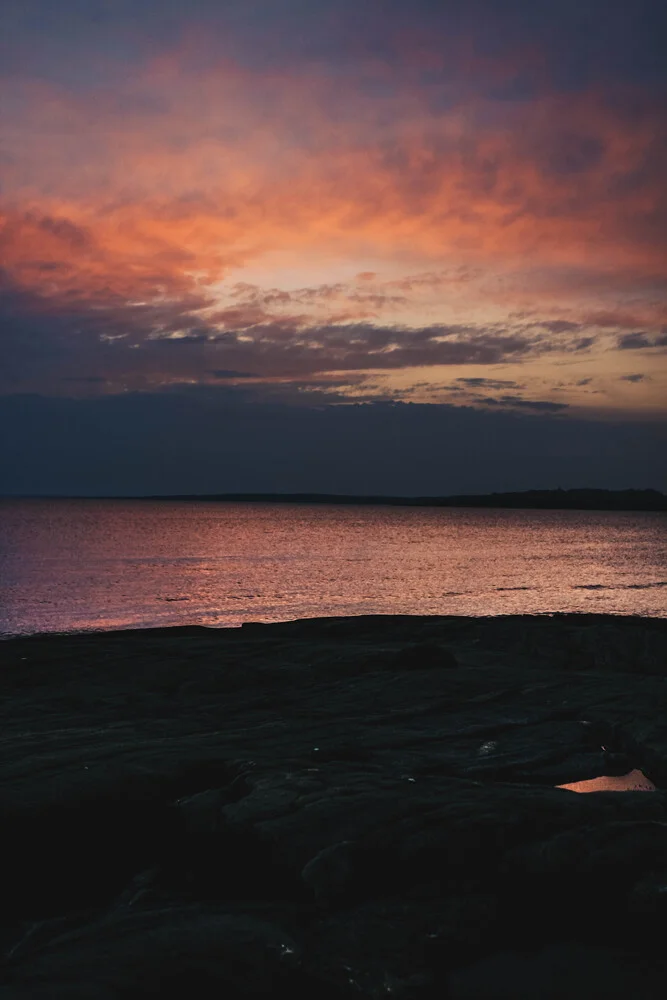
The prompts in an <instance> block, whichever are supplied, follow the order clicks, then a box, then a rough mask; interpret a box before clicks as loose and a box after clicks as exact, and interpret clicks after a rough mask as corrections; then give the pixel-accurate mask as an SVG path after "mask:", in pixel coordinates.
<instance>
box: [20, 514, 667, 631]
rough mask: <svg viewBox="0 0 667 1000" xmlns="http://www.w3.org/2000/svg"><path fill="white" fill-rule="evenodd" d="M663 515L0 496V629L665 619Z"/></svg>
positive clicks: (666, 587) (666, 580)
mask: <svg viewBox="0 0 667 1000" xmlns="http://www.w3.org/2000/svg"><path fill="white" fill-rule="evenodd" d="M666 526H667V519H666V518H665V516H664V515H662V514H634V513H620V514H619V513H609V512H580V511H509V510H473V509H440V510H439V509H426V508H410V507H353V506H305V505H282V504H275V505H274V504H231V503H200V502H171V501H161V502H152V501H120V500H118V501H103V500H80V501H70V500H56V501H53V500H49V501H46V500H26V501H18V500H16V501H14V500H12V501H10V500H5V501H2V502H0V587H1V593H0V631H2V632H4V633H26V632H27V633H30V632H40V631H63V630H72V629H74V630H79V629H89V628H120V627H124V626H147V625H172V624H187V623H200V624H206V625H237V624H240V623H241V622H244V621H249V620H252V621H281V620H285V619H293V618H303V617H313V616H320V615H359V614H377V613H380V614H457V615H498V614H512V613H544V612H554V611H580V612H615V613H623V614H642V615H652V616H667V531H666V530H665V528H666Z"/></svg>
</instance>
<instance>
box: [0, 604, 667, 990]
mask: <svg viewBox="0 0 667 1000" xmlns="http://www.w3.org/2000/svg"><path fill="white" fill-rule="evenodd" d="M0 656H1V658H2V662H3V666H2V670H1V671H0V685H1V686H2V693H3V697H2V710H3V728H2V743H3V753H2V756H1V760H0V775H1V782H2V792H1V799H2V813H3V819H2V829H3V844H4V850H3V854H2V858H3V867H4V871H3V879H2V910H3V912H2V928H1V932H0V933H1V939H2V952H3V956H4V957H3V963H2V970H1V975H0V996H1V997H2V998H3V1000H4V998H7V1000H28V998H30V1000H33V998H34V1000H46V998H48V1000H88V998H90V1000H116V998H132V1000H139V998H144V997H160V996H167V995H169V996H172V995H176V996H183V997H192V998H193V1000H208V998H214V997H215V998H216V1000H219V998H225V1000H235V998H250V997H263V996H274V995H275V996H286V997H290V998H302V997H303V998H304V1000H305V998H308V1000H319V998H323V1000H344V998H348V997H349V998H363V997H369V998H381V997H385V998H391V997H396V998H403V1000H412V998H414V1000H426V998H429V1000H430V998H433V1000H435V998H438V1000H440V998H443V1000H444V998H455V1000H500V998H503V1000H510V998H511V1000H524V998H525V1000H539V998H553V1000H561V998H568V1000H574V998H579V997H581V998H582V1000H583V998H586V1000H594V998H597V997H600V998H602V997H604V998H605V1000H608V998H616V997H618V998H621V997H622V998H624V1000H627V998H632V1000H648V998H651V1000H652V998H658V997H660V998H662V997H663V996H664V994H665V991H666V989H667V985H666V984H667V956H665V953H664V938H665V931H666V930H667V791H663V789H667V619H638V618H629V617H611V616H585V615H578V616H567V615H562V616H558V615H556V616H546V617H508V618H489V619H474V618H454V617H429V618H420V617H360V618H346V619H318V620H310V621H300V622H289V623H283V624H277V625H259V624H248V625H245V626H244V627H243V628H240V629H220V630H212V629H204V628H196V627H192V628H172V629H163V630H145V631H135V632H111V633H100V634H87V635H76V636H50V637H48V636H38V637H32V638H22V639H11V640H7V641H5V642H3V643H2V644H0ZM635 768H638V769H640V770H641V771H642V772H643V774H644V775H645V776H646V777H647V778H648V779H650V781H652V782H653V783H654V784H655V786H656V787H657V790H656V791H654V792H650V793H648V792H645V791H629V792H596V793H592V794H577V793H575V792H573V791H570V790H565V789H561V788H558V787H555V786H557V785H561V784H565V783H571V782H575V781H578V780H584V779H588V778H593V777H596V776H599V775H603V774H609V775H620V774H624V773H626V772H630V771H632V770H633V769H635Z"/></svg>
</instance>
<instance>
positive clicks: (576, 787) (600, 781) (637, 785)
mask: <svg viewBox="0 0 667 1000" xmlns="http://www.w3.org/2000/svg"><path fill="white" fill-rule="evenodd" d="M556 788H566V789H567V790H568V791H569V792H656V791H657V788H656V786H655V785H654V784H653V782H652V781H651V779H650V778H647V777H646V775H645V774H644V772H643V771H640V770H639V769H638V768H635V769H634V771H630V772H629V773H628V774H621V775H617V776H613V777H612V776H611V775H601V776H600V777H599V778H588V779H587V780H586V781H573V782H571V783H570V784H567V785H556Z"/></svg>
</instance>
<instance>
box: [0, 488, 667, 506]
mask: <svg viewBox="0 0 667 1000" xmlns="http://www.w3.org/2000/svg"><path fill="white" fill-rule="evenodd" d="M12 499H19V498H18V497H15V498H12ZM40 499H70V500H83V499H87V500H92V499H98V500H188V501H189V500H199V501H208V502H223V503H224V502H228V503H302V504H359V505H362V504H363V505H368V506H371V505H372V506H390V507H499V508H510V509H528V510H618V511H622V510H628V511H632V510H635V511H667V496H665V494H664V493H660V491H659V490H652V489H645V490H635V489H633V490H593V489H574V490H561V489H557V490H524V491H521V492H516V493H483V494H475V493H473V494H458V495H456V496H443V497H409V496H380V495H363V494H347V493H346V494H338V493H197V494H194V493H182V494H176V493H174V494H168V495H167V494H158V495H151V496H146V495H143V496H115V497H110V496H105V497H81V496H78V497H72V496H70V497H41V498H40Z"/></svg>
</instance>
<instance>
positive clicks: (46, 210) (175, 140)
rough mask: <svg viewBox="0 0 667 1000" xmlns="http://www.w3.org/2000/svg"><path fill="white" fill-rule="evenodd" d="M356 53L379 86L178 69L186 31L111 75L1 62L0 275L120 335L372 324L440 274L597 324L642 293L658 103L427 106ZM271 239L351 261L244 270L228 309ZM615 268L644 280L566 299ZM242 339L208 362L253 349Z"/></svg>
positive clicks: (566, 98) (436, 288)
mask: <svg viewBox="0 0 667 1000" xmlns="http://www.w3.org/2000/svg"><path fill="white" fill-rule="evenodd" d="M474 58H478V57H474ZM461 59H462V61H463V62H465V60H466V59H467V60H468V62H467V67H468V71H469V72H472V69H473V68H474V61H473V56H472V55H470V53H468V55H466V56H465V57H464V56H462V57H461ZM409 64H410V63H409V60H408V61H407V63H406V65H408V68H409ZM365 71H366V72H368V64H366V70H365ZM373 72H374V73H375V74H376V83H377V82H378V81H379V83H380V84H382V85H383V86H384V85H387V86H386V87H385V90H383V89H382V87H379V89H378V87H376V88H375V89H373V88H371V87H369V86H366V84H365V83H364V81H360V80H359V79H357V78H355V76H354V75H351V76H350V77H349V78H345V77H338V78H335V79H333V78H332V77H330V76H326V75H323V74H322V73H317V72H315V71H314V70H313V71H312V74H311V76H310V77H305V76H304V74H303V72H302V73H300V74H299V75H298V76H297V75H296V74H294V75H290V73H288V72H286V71H280V72H278V71H264V72H262V73H259V72H251V71H250V70H247V69H244V68H242V67H240V66H238V65H235V64H233V63H231V62H229V61H226V62H224V63H220V64H218V65H214V66H212V67H211V66H207V67H206V68H203V69H198V68H197V66H196V60H195V59H194V58H193V50H192V48H191V49H189V50H188V51H186V52H185V53H184V52H180V53H174V54H172V55H170V56H168V57H161V58H160V59H156V60H154V61H152V62H150V63H148V64H147V65H146V66H145V67H144V68H143V69H142V70H141V71H138V72H137V73H136V74H135V76H133V77H132V78H129V79H127V80H126V81H125V82H124V83H123V84H122V85H120V84H119V85H117V86H116V87H115V88H114V89H110V88H109V89H103V88H99V89H97V90H95V89H91V90H89V91H87V92H86V93H84V94H78V95H76V94H73V93H71V92H67V91H65V90H64V89H61V90H57V89H55V88H47V87H46V85H44V84H41V83H38V82H29V83H21V84H16V86H15V89H14V93H13V103H12V102H8V103H7V106H6V110H5V112H4V114H5V122H4V124H5V134H6V135H7V136H9V143H8V146H7V149H8V151H9V153H8V155H7V156H6V157H5V159H4V161H3V164H2V174H3V186H2V191H3V195H2V199H1V200H0V212H1V214H0V251H1V252H2V257H3V261H4V262H5V263H4V267H5V269H6V273H7V276H8V280H9V281H10V282H11V284H12V286H13V287H15V288H17V289H19V290H23V291H26V292H29V293H30V294H31V295H33V296H34V302H39V306H38V307H37V306H35V307H34V308H38V309H39V310H40V311H41V312H43V313H44V314H46V313H47V312H48V311H49V309H52V310H55V311H56V312H58V313H60V314H64V313H67V314H68V315H76V313H77V311H79V312H80V311H81V310H84V311H86V315H87V317H90V316H97V317H98V320H99V321H96V322H95V323H93V324H92V325H91V323H90V322H88V328H89V329H91V330H95V331H97V333H101V332H104V331H106V336H107V337H108V338H109V337H115V336H118V337H123V336H129V337H131V338H133V339H135V340H136V341H137V342H139V341H142V340H147V339H150V338H154V337H156V336H158V337H159V336H161V335H165V336H171V335H175V336H178V335H179V330H180V327H179V324H181V323H182V325H183V328H184V329H186V330H192V329H193V327H194V326H196V324H197V322H202V323H204V322H205V323H206V324H208V325H207V329H211V328H213V327H215V324H216V323H217V324H218V326H219V328H220V329H226V328H229V327H230V325H233V324H234V323H238V324H239V325H240V326H242V325H243V324H246V325H247V324H249V323H254V324H256V325H257V324H262V323H265V324H269V325H271V330H272V334H271V336H272V338H273V340H274V341H275V340H276V338H277V337H278V332H277V331H282V333H281V334H280V335H281V336H283V337H284V338H285V339H286V340H288V341H289V340H290V338H292V339H294V338H295V337H296V336H297V333H296V331H298V330H299V329H307V328H312V329H315V328H318V324H319V325H320V326H321V324H322V323H323V322H325V321H326V322H328V323H329V324H333V325H334V326H335V325H337V324H344V323H352V322H360V321H365V320H371V319H373V318H375V317H380V318H381V319H383V320H384V322H385V326H386V320H387V316H390V315H391V314H392V311H393V312H394V313H395V314H397V313H398V312H399V311H400V310H401V309H404V308H407V307H408V306H409V305H410V303H411V302H412V301H417V300H418V299H419V297H420V296H422V297H428V296H430V297H431V298H430V299H429V302H430V303H431V306H429V308H431V307H433V308H435V306H434V305H433V303H434V302H435V298H434V297H437V296H440V300H441V301H445V300H447V299H449V298H451V297H453V296H454V294H456V295H458V296H460V300H461V303H463V304H465V302H466V301H467V302H468V303H469V304H470V307H471V308H472V307H473V306H474V307H475V308H477V307H478V304H479V301H480V297H481V296H482V295H483V296H484V297H485V301H493V302H495V303H505V304H507V305H509V304H510V303H513V304H514V306H515V307H516V306H517V304H518V305H521V307H524V306H525V307H526V308H527V306H526V302H528V303H530V302H531V301H532V303H533V304H534V303H535V298H536V297H537V298H538V299H540V298H541V299H542V300H545V299H549V300H550V301H554V299H555V298H556V297H559V301H560V308H561V309H571V310H574V311H575V312H576V313H577V322H579V321H580V317H584V319H583V322H585V317H586V316H587V315H588V316H589V317H593V319H591V323H592V324H593V325H595V322H596V320H595V319H594V317H595V316H597V317H598V320H597V322H598V325H602V326H603V325H604V324H603V323H602V321H601V320H600V317H601V316H602V315H603V313H607V314H616V315H620V313H621V311H624V312H625V313H626V314H633V315H638V314H643V315H647V314H648V313H651V315H653V316H656V315H658V314H659V312H660V309H662V305H661V303H660V302H653V304H651V303H649V302H647V301H646V299H647V294H646V289H643V288H641V283H642V276H645V275H650V276H656V275H659V274H660V273H662V272H663V270H664V263H665V259H666V257H665V254H666V249H667V235H666V234H667V225H666V223H667V205H666V197H665V191H664V176H665V175H666V174H667V153H666V152H665V144H664V141H663V139H662V138H661V136H662V131H663V128H664V126H663V125H661V115H660V109H659V108H651V107H648V106H647V105H642V107H641V109H640V110H639V111H637V110H636V108H634V107H633V103H632V102H633V95H632V93H630V92H628V91H626V92H624V93H623V94H618V95H612V96H610V95H609V94H608V93H607V94H605V95H603V94H601V93H597V92H587V93H576V94H575V93H569V94H555V93H554V94H543V95H542V96H541V97H539V98H537V99H535V100H533V101H509V100H504V101H499V100H492V99H489V98H485V97H482V96H480V95H479V94H473V93H471V92H470V91H469V90H466V88H465V87H463V88H462V90H461V94H460V95H458V96H457V94H456V93H451V94H448V99H447V101H445V102H444V103H443V104H442V106H439V105H438V102H435V101H434V100H433V94H432V93H431V92H430V91H427V90H425V89H424V87H423V86H422V85H421V84H420V83H419V82H418V81H417V79H416V76H415V77H414V78H411V77H410V76H409V75H408V77H407V82H405V85H404V86H402V87H401V88H399V89H397V90H392V88H391V87H389V86H388V84H389V83H390V82H391V72H390V70H389V69H388V68H387V67H386V66H385V67H377V66H376V67H374V68H373ZM494 73H495V74H496V76H497V78H498V79H502V78H503V74H504V73H505V70H504V68H503V66H500V65H499V66H497V67H496V68H495V69H494V70H493V73H492V74H491V75H492V77H493V75H494ZM612 97H613V99H612ZM269 253H273V254H275V253H285V254H287V253H289V254H291V255H292V257H296V258H297V259H302V260H303V261H304V267H306V265H307V263H308V261H309V259H310V257H311V256H312V255H313V254H318V253H321V254H323V255H329V256H330V257H335V258H339V259H342V260H349V261H351V262H357V261H358V262H359V264H360V266H359V268H358V269H353V273H355V274H357V276H358V281H357V283H356V285H355V286H354V287H352V284H350V282H348V283H347V284H345V283H344V282H341V281H338V280H336V278H335V276H334V278H333V279H332V281H331V283H330V284H329V285H327V286H317V287H310V286H309V287H306V286H305V285H304V287H302V288H301V289H297V290H296V291H295V290H294V289H292V290H290V291H289V292H288V291H286V290H285V289H281V288H277V287H276V288H272V289H268V290H261V289H260V290H259V291H258V292H257V293H256V294H255V293H252V294H248V293H246V294H245V295H244V296H242V298H243V302H242V303H241V304H240V306H239V310H240V311H239V312H238V314H235V313H234V312H233V310H232V305H233V303H232V304H230V301H229V299H232V300H233V297H234V293H233V289H232V288H231V287H230V290H229V293H226V292H225V286H224V285H222V286H221V285H220V283H221V282H223V281H224V279H226V278H228V277H229V276H230V275H231V274H233V275H234V277H233V278H232V279H231V281H233V282H234V283H237V282H238V280H239V276H240V275H242V269H243V267H244V266H246V265H249V264H255V263H256V262H258V261H261V260H262V259H263V257H264V255H266V254H269ZM368 260H373V261H374V262H380V263H381V262H382V261H386V262H387V263H390V262H393V263H396V262H399V263H400V262H401V261H405V265H404V267H403V272H402V276H401V277H398V278H393V279H391V280H383V279H381V278H380V277H375V275H376V273H377V272H376V271H373V272H371V271H369V270H366V268H365V267H364V266H363V265H364V263H365V262H366V261H368ZM397 266H398V265H397ZM539 269H542V272H543V273H542V277H541V278H540V280H539V281H538V280H537V279H535V278H534V277H533V276H534V274H535V272H536V271H537V270H539ZM306 270H307V267H306ZM510 272H512V273H513V274H514V275H515V278H514V279H511V280H510V279H509V278H508V274H509V273H510ZM521 274H524V276H525V281H524V283H523V287H521V288H519V287H518V285H517V282H516V275H519V276H520V275H521ZM619 274H620V275H625V276H626V278H627V287H625V288H624V294H625V295H626V297H628V296H629V297H632V294H633V290H634V291H635V292H636V295H635V298H637V297H639V298H640V299H641V300H642V301H640V302H637V301H635V302H634V303H633V304H632V305H631V306H624V307H623V310H621V308H620V306H619V303H617V302H609V303H605V302H602V303H597V305H596V306H595V308H593V305H592V304H591V303H590V302H588V303H587V309H584V308H583V306H581V305H580V304H578V300H579V299H581V298H585V297H586V296H587V295H589V293H590V294H591V295H594V296H598V297H599V296H602V298H603V299H604V297H605V295H610V294H612V293H613V292H614V290H618V289H619V287H620V284H622V281H620V282H619V280H618V275H619ZM480 275H484V276H485V278H484V281H483V282H481V283H480V280H478V279H479V276H480ZM545 275H547V277H545ZM549 275H550V277H548V276H549ZM563 275H564V277H563ZM559 276H560V277H559ZM600 276H601V277H600ZM579 280H580V281H581V285H580V287H577V281H579ZM596 281H597V282H598V285H597V286H596ZM513 282H514V283H513ZM540 282H541V287H539V286H540ZM550 284H551V290H549V285H550ZM230 286H231V282H230ZM545 289H546V291H545ZM466 295H467V296H468V298H467V299H466ZM225 296H227V297H225ZM253 296H254V297H253ZM286 296H287V298H286ZM251 307H252V308H251ZM253 309H254V313H253V312H252V310H253ZM230 310H231V311H230ZM554 315H555V314H554ZM663 315H664V313H663ZM105 317H107V318H108V320H109V323H108V324H107V326H106V327H105ZM253 317H254V318H253ZM309 317H310V320H309ZM431 319H432V320H433V322H435V323H437V322H438V317H437V316H436V315H433V316H430V317H429V320H431ZM309 323H310V327H309V326H308V324H309ZM281 324H282V325H281ZM412 326H414V324H412V325H411V323H410V322H409V323H407V325H406V327H405V328H406V329H411V328H412ZM583 333H585V331H583V332H582V336H583ZM328 343H329V346H331V340H330V339H329V342H328ZM181 353H182V354H184V352H181ZM238 353H239V356H238V358H235V359H234V364H233V365H232V363H231V362H230V365H229V366H227V365H224V366H223V364H222V363H220V364H217V363H214V362H213V361H212V362H211V367H212V368H218V369H222V368H223V367H225V368H226V367H229V368H230V370H231V369H232V368H236V367H238V370H244V371H245V370H246V369H247V370H249V371H254V370H255V366H254V365H253V357H252V354H247V353H245V354H244V353H243V351H241V350H239V352H238ZM301 353H303V352H301ZM334 354H335V352H333V348H332V350H331V351H330V352H329V355H330V356H328V359H327V360H328V363H331V364H333V363H334V362H335V357H334ZM432 354H433V356H434V357H435V356H437V352H436V353H433V352H432ZM417 355H418V357H419V358H420V359H422V355H421V354H419V352H417ZM409 356H410V351H409V350H407V349H406V350H405V359H407V358H409ZM427 357H431V355H426V354H424V355H423V359H422V360H424V359H426V360H425V361H424V363H429V362H428V360H427ZM400 360H401V358H400V357H399V355H397V356H396V359H395V362H394V361H392V364H394V363H396V364H398V363H399V361H400ZM288 361H289V358H288ZM360 363H361V362H360ZM351 365H352V355H350V356H349V357H347V358H346V359H345V364H344V367H346V368H349V367H350V366H351ZM288 367H289V365H288V363H287V362H286V364H285V368H288ZM167 368H168V369H169V375H170V377H172V376H173V369H172V367H171V366H167ZM196 371H197V364H195V363H194V362H193V363H192V367H191V368H189V369H188V374H192V375H193V377H195V375H196ZM160 373H164V369H159V371H158V374H160Z"/></svg>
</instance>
